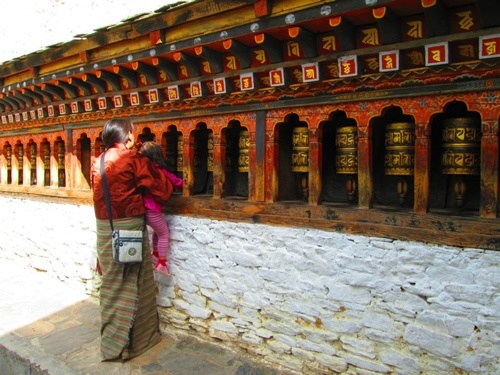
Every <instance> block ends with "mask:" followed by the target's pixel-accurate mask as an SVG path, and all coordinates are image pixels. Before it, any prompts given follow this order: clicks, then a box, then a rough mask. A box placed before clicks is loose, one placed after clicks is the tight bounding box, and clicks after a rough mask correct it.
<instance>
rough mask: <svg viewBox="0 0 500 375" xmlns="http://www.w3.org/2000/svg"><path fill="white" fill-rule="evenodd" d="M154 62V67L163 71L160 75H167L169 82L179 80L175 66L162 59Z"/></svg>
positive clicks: (157, 58)
mask: <svg viewBox="0 0 500 375" xmlns="http://www.w3.org/2000/svg"><path fill="white" fill-rule="evenodd" d="M152 62H153V65H154V66H156V67H157V68H159V69H160V70H161V71H160V74H162V72H163V73H164V74H166V76H167V79H168V81H170V82H172V81H176V80H177V79H178V77H177V67H176V66H175V64H173V63H171V62H170V61H167V60H165V59H162V58H160V57H155V58H153V60H152Z"/></svg>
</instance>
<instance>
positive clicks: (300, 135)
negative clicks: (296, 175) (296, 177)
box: [292, 127, 309, 172]
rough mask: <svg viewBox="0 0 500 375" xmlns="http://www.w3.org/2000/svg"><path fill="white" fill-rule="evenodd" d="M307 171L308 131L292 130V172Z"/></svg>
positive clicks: (299, 128) (305, 129) (305, 128)
mask: <svg viewBox="0 0 500 375" xmlns="http://www.w3.org/2000/svg"><path fill="white" fill-rule="evenodd" d="M308 171H309V129H308V128H307V127H296V128H293V133H292V172H308Z"/></svg>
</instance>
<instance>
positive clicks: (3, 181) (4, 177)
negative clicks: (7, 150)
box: [0, 145, 7, 185]
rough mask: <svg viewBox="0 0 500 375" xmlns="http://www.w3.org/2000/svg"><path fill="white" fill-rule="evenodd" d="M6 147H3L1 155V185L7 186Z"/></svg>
mask: <svg viewBox="0 0 500 375" xmlns="http://www.w3.org/2000/svg"><path fill="white" fill-rule="evenodd" d="M4 146H5V145H3V146H2V149H1V153H0V184H1V185H7V158H6V157H5V154H4Z"/></svg>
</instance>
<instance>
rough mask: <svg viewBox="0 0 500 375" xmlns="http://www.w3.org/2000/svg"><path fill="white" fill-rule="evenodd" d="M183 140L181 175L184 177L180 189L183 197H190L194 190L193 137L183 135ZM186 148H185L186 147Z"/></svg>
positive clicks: (190, 134)
mask: <svg viewBox="0 0 500 375" xmlns="http://www.w3.org/2000/svg"><path fill="white" fill-rule="evenodd" d="M183 138H184V150H183V152H184V156H183V160H184V165H183V175H184V186H183V188H182V195H183V196H185V197H190V196H192V195H193V189H194V168H193V165H194V136H193V134H192V131H191V133H189V134H187V135H183ZM186 146H187V147H186Z"/></svg>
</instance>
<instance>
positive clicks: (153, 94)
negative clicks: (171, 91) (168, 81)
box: [148, 89, 160, 103]
mask: <svg viewBox="0 0 500 375" xmlns="http://www.w3.org/2000/svg"><path fill="white" fill-rule="evenodd" d="M148 96H149V102H150V103H158V102H159V101H160V97H159V95H158V89H150V90H148Z"/></svg>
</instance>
